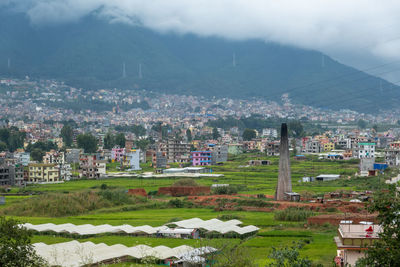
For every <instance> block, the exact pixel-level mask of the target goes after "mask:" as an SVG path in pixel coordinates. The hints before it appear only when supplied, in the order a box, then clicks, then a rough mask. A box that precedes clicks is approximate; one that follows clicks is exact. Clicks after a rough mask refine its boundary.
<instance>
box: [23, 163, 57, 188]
mask: <svg viewBox="0 0 400 267" xmlns="http://www.w3.org/2000/svg"><path fill="white" fill-rule="evenodd" d="M28 168H29V178H28V180H29V182H31V183H40V182H46V183H48V182H57V181H60V180H61V179H60V171H59V168H58V166H57V164H54V163H52V164H46V163H30V164H29V165H28Z"/></svg>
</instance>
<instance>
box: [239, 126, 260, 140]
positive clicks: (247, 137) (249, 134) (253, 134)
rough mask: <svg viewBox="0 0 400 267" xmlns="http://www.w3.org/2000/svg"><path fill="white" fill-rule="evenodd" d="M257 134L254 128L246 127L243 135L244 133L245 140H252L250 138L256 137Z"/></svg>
mask: <svg viewBox="0 0 400 267" xmlns="http://www.w3.org/2000/svg"><path fill="white" fill-rule="evenodd" d="M256 136H257V134H256V131H255V130H253V129H249V128H246V129H244V131H243V135H242V137H243V140H245V141H250V140H252V139H254V138H256Z"/></svg>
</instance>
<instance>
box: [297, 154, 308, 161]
mask: <svg viewBox="0 0 400 267" xmlns="http://www.w3.org/2000/svg"><path fill="white" fill-rule="evenodd" d="M294 159H295V160H306V159H307V158H306V156H304V155H296V156H294Z"/></svg>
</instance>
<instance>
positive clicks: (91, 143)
mask: <svg viewBox="0 0 400 267" xmlns="http://www.w3.org/2000/svg"><path fill="white" fill-rule="evenodd" d="M76 142H77V144H78V147H79V148H83V150H84V151H85V153H95V152H96V151H97V139H96V137H94V136H93V135H91V134H89V133H87V134H80V135H78V136H77V138H76Z"/></svg>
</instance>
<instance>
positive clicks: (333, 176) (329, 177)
mask: <svg viewBox="0 0 400 267" xmlns="http://www.w3.org/2000/svg"><path fill="white" fill-rule="evenodd" d="M339 178H340V175H339V174H320V175H318V176H317V177H315V180H316V181H323V182H325V181H333V180H337V179H339Z"/></svg>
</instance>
